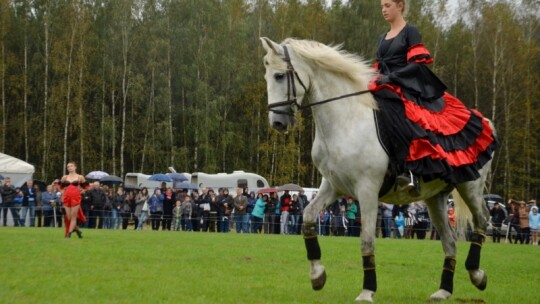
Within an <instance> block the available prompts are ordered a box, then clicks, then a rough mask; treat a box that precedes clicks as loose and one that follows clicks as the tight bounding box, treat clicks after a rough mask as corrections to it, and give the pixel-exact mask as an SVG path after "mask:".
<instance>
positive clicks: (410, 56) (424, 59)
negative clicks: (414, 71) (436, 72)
mask: <svg viewBox="0 0 540 304" xmlns="http://www.w3.org/2000/svg"><path fill="white" fill-rule="evenodd" d="M411 61H413V62H417V63H426V64H430V63H433V58H432V57H431V54H430V53H429V51H428V49H427V48H426V47H425V46H424V44H422V43H419V44H415V45H413V46H411V47H409V49H408V50H407V62H411Z"/></svg>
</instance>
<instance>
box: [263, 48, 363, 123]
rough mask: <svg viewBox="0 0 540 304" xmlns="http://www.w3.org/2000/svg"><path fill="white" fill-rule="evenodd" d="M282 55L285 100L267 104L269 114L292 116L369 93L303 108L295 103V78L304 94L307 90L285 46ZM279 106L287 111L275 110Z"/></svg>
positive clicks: (319, 102) (321, 102) (339, 97)
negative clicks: (298, 112) (284, 70)
mask: <svg viewBox="0 0 540 304" xmlns="http://www.w3.org/2000/svg"><path fill="white" fill-rule="evenodd" d="M283 53H284V58H283V61H285V63H287V73H286V76H287V100H285V101H279V102H274V103H272V104H269V105H268V110H269V111H271V112H274V113H276V114H284V115H289V116H294V113H295V112H296V111H299V110H303V109H308V108H311V107H313V106H317V105H321V104H324V103H327V102H331V101H334V100H339V99H343V98H347V97H351V96H357V95H362V94H365V93H369V92H370V91H369V90H363V91H358V92H354V93H350V94H345V95H341V96H337V97H332V98H328V99H325V100H321V101H317V102H314V103H310V104H307V105H305V106H303V105H300V104H299V103H298V101H297V98H296V85H295V80H294V79H295V78H296V79H297V80H298V82H299V83H300V85H301V86H302V88H304V92H307V91H308V89H307V88H306V86H305V85H304V83H303V82H302V79H300V76H298V73H297V72H296V71H295V70H294V67H293V65H292V62H291V57H290V56H289V50H288V49H287V46H285V45H283ZM281 106H289V108H288V111H282V110H278V109H276V108H277V107H281Z"/></svg>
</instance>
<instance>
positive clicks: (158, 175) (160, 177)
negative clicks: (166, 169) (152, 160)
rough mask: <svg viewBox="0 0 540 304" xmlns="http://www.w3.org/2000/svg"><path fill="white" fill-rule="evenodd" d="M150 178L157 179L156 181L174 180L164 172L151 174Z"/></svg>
mask: <svg viewBox="0 0 540 304" xmlns="http://www.w3.org/2000/svg"><path fill="white" fill-rule="evenodd" d="M148 180H149V181H155V182H172V181H173V179H172V178H171V177H170V176H168V175H167V174H163V173H156V174H154V175H150V177H149V178H148Z"/></svg>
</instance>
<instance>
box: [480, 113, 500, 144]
mask: <svg viewBox="0 0 540 304" xmlns="http://www.w3.org/2000/svg"><path fill="white" fill-rule="evenodd" d="M484 119H485V120H486V121H487V122H488V124H489V126H490V128H491V129H492V130H493V138H495V139H496V140H499V139H498V136H497V129H496V128H495V124H493V121H491V119H489V118H485V117H484Z"/></svg>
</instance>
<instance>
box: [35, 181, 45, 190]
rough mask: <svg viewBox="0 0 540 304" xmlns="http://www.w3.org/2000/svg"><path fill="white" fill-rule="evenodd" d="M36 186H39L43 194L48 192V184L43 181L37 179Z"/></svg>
mask: <svg viewBox="0 0 540 304" xmlns="http://www.w3.org/2000/svg"><path fill="white" fill-rule="evenodd" d="M34 186H37V187H38V189H39V191H41V192H44V191H47V184H46V183H45V182H44V181H42V180H39V179H35V180H34Z"/></svg>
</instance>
